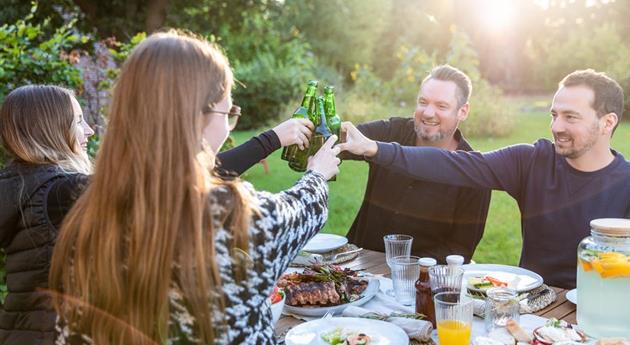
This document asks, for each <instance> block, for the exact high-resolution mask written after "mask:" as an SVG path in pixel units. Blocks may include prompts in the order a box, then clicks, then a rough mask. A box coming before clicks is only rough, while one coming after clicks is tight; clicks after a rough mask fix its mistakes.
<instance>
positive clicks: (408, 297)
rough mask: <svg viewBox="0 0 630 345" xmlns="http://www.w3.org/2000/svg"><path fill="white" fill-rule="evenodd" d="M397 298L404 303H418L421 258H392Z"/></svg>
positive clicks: (391, 266) (393, 279)
mask: <svg viewBox="0 0 630 345" xmlns="http://www.w3.org/2000/svg"><path fill="white" fill-rule="evenodd" d="M390 268H391V271H392V281H393V284H394V294H395V295H396V300H398V302H400V303H402V304H403V305H413V304H415V303H416V280H417V279H418V277H419V276H420V258H419V257H417V256H396V257H393V258H391V260H390Z"/></svg>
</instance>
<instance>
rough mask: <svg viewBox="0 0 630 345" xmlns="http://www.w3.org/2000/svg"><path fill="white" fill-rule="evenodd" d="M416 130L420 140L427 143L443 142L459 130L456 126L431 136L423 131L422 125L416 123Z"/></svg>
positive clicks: (440, 130)
mask: <svg viewBox="0 0 630 345" xmlns="http://www.w3.org/2000/svg"><path fill="white" fill-rule="evenodd" d="M414 130H415V131H416V136H417V137H418V138H419V139H420V140H422V141H426V142H436V141H442V140H444V139H445V138H448V137H451V136H452V135H453V133H455V131H456V130H457V125H455V126H454V127H453V128H451V129H446V130H443V129H439V130H438V131H437V133H432V134H429V133H427V132H426V131H424V130H423V129H422V124H416V123H414Z"/></svg>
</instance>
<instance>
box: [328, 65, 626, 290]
mask: <svg viewBox="0 0 630 345" xmlns="http://www.w3.org/2000/svg"><path fill="white" fill-rule="evenodd" d="M622 113H623V90H622V89H621V87H620V86H619V84H618V83H617V82H616V81H614V80H613V79H611V78H609V77H607V76H606V75H604V74H602V73H597V72H595V71H593V70H584V71H576V72H573V73H571V74H569V75H568V76H566V77H565V78H564V79H563V80H562V81H561V82H560V86H559V88H558V91H557V92H556V94H555V96H554V99H553V104H552V107H551V131H552V133H553V138H554V141H553V142H550V141H548V140H546V139H540V140H538V141H536V142H535V143H534V144H533V145H526V144H520V145H513V146H508V147H505V148H501V149H498V150H496V151H492V152H488V153H479V152H464V151H446V150H441V149H435V148H428V147H407V146H401V145H399V144H396V143H382V142H376V141H373V140H370V139H368V138H366V137H365V136H363V135H362V134H361V133H360V132H359V131H358V130H357V129H356V128H355V127H354V126H353V125H352V124H350V123H344V124H343V128H344V130H346V131H347V142H346V143H344V144H340V148H341V149H342V150H347V151H349V152H351V153H354V154H358V155H364V156H366V157H367V158H368V159H370V160H371V161H372V162H373V163H375V164H379V165H383V166H387V167H389V168H390V169H393V170H395V171H399V172H402V173H405V174H408V175H410V176H413V177H414V178H418V179H424V180H427V181H433V182H438V183H448V184H453V185H459V186H465V187H473V188H492V189H497V190H503V191H506V192H508V193H509V194H510V195H511V196H512V197H513V198H514V199H516V200H517V202H518V205H519V209H520V211H521V226H522V235H523V248H522V252H521V261H520V265H521V266H522V267H525V268H527V269H530V270H532V271H535V272H538V273H539V274H541V275H542V276H543V277H544V279H545V281H546V283H547V284H550V285H554V286H559V287H564V288H573V287H575V275H576V263H577V259H576V257H577V254H576V253H577V245H578V243H579V242H580V240H581V239H582V238H584V237H586V236H588V235H589V230H590V227H589V222H590V221H591V220H592V219H595V218H608V217H616V218H630V162H628V161H626V160H625V159H624V157H623V156H622V155H621V154H620V153H618V152H616V151H614V150H613V149H611V147H610V140H611V137H612V134H613V132H614V130H615V128H616V127H617V125H618V123H619V121H620V119H621V115H622Z"/></svg>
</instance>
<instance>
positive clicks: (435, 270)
mask: <svg viewBox="0 0 630 345" xmlns="http://www.w3.org/2000/svg"><path fill="white" fill-rule="evenodd" d="M463 277H464V269H463V268H461V267H458V266H447V265H438V266H433V267H431V268H429V282H430V283H431V292H432V293H433V295H435V294H437V293H440V292H460V291H461V289H462V278H463Z"/></svg>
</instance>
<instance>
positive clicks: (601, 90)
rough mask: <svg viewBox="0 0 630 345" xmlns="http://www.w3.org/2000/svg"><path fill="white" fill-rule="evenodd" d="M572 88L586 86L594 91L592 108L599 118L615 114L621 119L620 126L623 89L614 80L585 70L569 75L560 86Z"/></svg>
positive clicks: (602, 74)
mask: <svg viewBox="0 0 630 345" xmlns="http://www.w3.org/2000/svg"><path fill="white" fill-rule="evenodd" d="M571 86H586V87H588V88H589V89H591V90H593V94H594V95H595V97H594V99H593V104H591V106H592V107H593V109H595V111H596V112H597V116H598V117H602V116H604V115H606V114H608V113H615V114H617V119H619V121H618V122H617V126H618V125H619V122H621V116H622V115H623V89H622V88H621V86H619V83H617V82H616V81H615V80H614V79H613V78H611V77H609V76H607V75H606V74H605V73H602V72H596V71H595V70H592V69H585V70H580V71H575V72H573V73H571V74H569V75H567V76H566V77H564V79H562V81H561V82H560V84H559V87H571ZM617 126H615V128H614V129H613V132H614V130H615V129H616V128H617Z"/></svg>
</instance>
